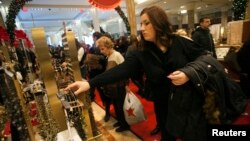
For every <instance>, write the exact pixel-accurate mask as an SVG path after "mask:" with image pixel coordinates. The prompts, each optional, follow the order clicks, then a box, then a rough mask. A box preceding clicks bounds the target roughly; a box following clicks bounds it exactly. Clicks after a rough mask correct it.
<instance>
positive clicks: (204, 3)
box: [0, 0, 231, 34]
mask: <svg viewBox="0 0 250 141" xmlns="http://www.w3.org/2000/svg"><path fill="white" fill-rule="evenodd" d="M1 1H2V4H1V5H0V6H8V5H9V3H10V2H11V0H1ZM140 1H145V2H143V3H140V4H139V2H140ZM135 2H136V5H135V7H136V14H138V13H139V12H140V11H141V9H142V8H144V7H146V6H148V5H158V6H161V7H162V8H164V9H165V10H166V12H168V13H171V14H180V10H182V9H186V10H190V9H194V10H195V11H211V9H213V10H214V9H217V10H218V9H220V8H223V7H228V5H230V3H231V0H135ZM181 6H183V8H181ZM121 7H122V10H123V11H124V13H126V10H127V9H126V0H122V3H121ZM91 8H92V7H91V5H90V4H89V2H88V0H32V1H31V2H29V3H27V4H26V5H25V8H24V10H21V11H20V12H19V14H18V16H17V18H18V20H19V21H20V23H21V25H22V27H23V28H24V30H26V31H27V32H30V29H31V28H33V27H44V28H45V31H46V33H47V34H54V33H55V32H58V31H59V30H60V29H62V27H63V24H62V23H63V22H66V23H68V22H72V21H75V20H83V21H85V22H86V23H87V24H89V23H91V21H92V15H91V12H90V10H91ZM98 14H99V19H100V22H103V21H107V20H110V19H114V18H116V17H117V18H118V17H119V15H118V14H117V12H116V11H115V10H110V11H101V10H100V11H99V10H98Z"/></svg>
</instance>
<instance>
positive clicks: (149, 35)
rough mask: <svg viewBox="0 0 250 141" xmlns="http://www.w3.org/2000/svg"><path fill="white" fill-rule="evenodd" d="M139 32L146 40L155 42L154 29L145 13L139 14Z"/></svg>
mask: <svg viewBox="0 0 250 141" xmlns="http://www.w3.org/2000/svg"><path fill="white" fill-rule="evenodd" d="M141 33H142V36H143V37H144V39H145V40H146V41H150V42H155V29H154V28H153V25H152V23H151V22H150V20H149V18H148V15H147V14H142V15H141Z"/></svg>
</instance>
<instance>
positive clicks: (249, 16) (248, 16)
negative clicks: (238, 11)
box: [245, 2, 250, 20]
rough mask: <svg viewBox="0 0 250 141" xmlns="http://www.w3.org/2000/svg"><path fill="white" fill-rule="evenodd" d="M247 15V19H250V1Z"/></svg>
mask: <svg viewBox="0 0 250 141" xmlns="http://www.w3.org/2000/svg"><path fill="white" fill-rule="evenodd" d="M246 11H247V12H246V17H245V20H250V12H249V11H250V2H249V3H248V6H247V8H246Z"/></svg>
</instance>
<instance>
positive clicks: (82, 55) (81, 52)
mask: <svg viewBox="0 0 250 141" xmlns="http://www.w3.org/2000/svg"><path fill="white" fill-rule="evenodd" d="M75 44H76V48H77V59H78V62H79V67H80V71H81V76H82V78H83V79H87V66H86V65H85V64H84V61H85V59H86V56H87V52H86V49H85V48H86V44H85V43H83V44H81V43H80V42H79V41H78V40H77V39H75Z"/></svg>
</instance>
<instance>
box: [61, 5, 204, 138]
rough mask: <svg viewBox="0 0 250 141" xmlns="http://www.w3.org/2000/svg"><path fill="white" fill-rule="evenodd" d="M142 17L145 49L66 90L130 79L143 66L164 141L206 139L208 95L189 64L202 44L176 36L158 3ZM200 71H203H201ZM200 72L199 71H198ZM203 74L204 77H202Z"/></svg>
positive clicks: (80, 89) (198, 54)
mask: <svg viewBox="0 0 250 141" xmlns="http://www.w3.org/2000/svg"><path fill="white" fill-rule="evenodd" d="M140 16H141V17H140V18H141V40H140V44H141V46H140V47H141V48H140V50H138V51H134V52H131V53H130V55H128V56H127V57H126V58H125V61H124V62H123V63H122V64H120V65H118V66H116V67H114V68H112V69H110V70H108V71H106V72H104V73H103V74H100V75H98V76H96V77H95V78H94V79H90V80H89V81H87V82H86V81H85V82H83V81H77V82H74V83H73V84H70V85H69V86H68V87H67V88H65V90H69V89H72V90H75V94H76V95H77V94H79V93H81V92H84V91H87V90H88V89H90V87H95V86H102V85H106V84H110V83H113V82H116V81H118V80H123V79H126V78H129V77H130V76H132V75H133V73H134V72H136V71H138V70H141V69H143V70H144V71H145V75H146V78H147V79H148V80H147V81H148V83H149V85H147V86H145V91H146V87H148V88H147V89H148V90H150V91H151V92H152V94H153V95H154V98H155V105H156V107H155V108H156V111H155V112H158V113H159V115H160V117H159V118H160V122H159V126H160V129H161V141H176V139H177V138H180V139H182V140H183V141H206V136H207V132H206V126H207V121H206V119H205V114H204V113H203V110H202V105H203V102H204V95H203V94H201V93H199V91H197V89H196V85H195V83H193V79H192V80H190V81H189V79H191V77H190V78H189V77H188V76H190V73H191V69H190V68H189V67H185V66H186V65H187V63H189V62H191V61H194V60H195V59H196V58H197V57H198V56H200V55H202V54H203V53H204V50H202V49H201V47H200V46H198V44H195V43H194V42H193V41H191V40H188V39H186V38H183V37H181V36H178V35H175V34H173V32H172V29H171V24H170V23H169V21H168V17H167V15H166V13H165V11H164V10H163V9H161V8H159V7H157V6H152V7H148V8H144V9H143V10H142V12H141V14H140ZM197 71H199V70H197ZM198 75H199V74H198ZM200 77H202V76H200Z"/></svg>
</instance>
